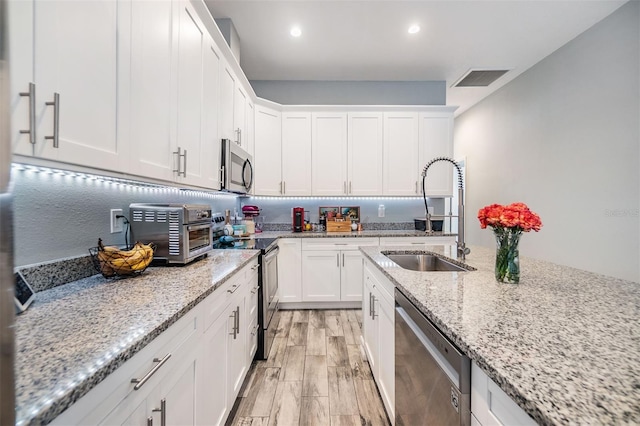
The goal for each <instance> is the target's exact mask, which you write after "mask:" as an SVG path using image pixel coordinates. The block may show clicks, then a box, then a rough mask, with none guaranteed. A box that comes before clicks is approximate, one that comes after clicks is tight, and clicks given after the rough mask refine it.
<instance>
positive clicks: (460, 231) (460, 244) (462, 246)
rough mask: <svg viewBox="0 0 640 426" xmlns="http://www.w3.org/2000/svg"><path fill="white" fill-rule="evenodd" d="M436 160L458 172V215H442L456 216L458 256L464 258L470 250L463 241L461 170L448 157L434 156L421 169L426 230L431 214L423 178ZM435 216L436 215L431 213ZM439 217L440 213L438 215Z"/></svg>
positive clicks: (424, 178) (429, 225)
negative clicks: (450, 165) (443, 162)
mask: <svg viewBox="0 0 640 426" xmlns="http://www.w3.org/2000/svg"><path fill="white" fill-rule="evenodd" d="M438 161H448V162H449V163H451V164H453V165H454V166H455V168H456V170H457V172H458V215H457V216H453V215H443V216H442V217H457V218H458V242H457V248H458V258H459V259H462V260H464V259H465V256H466V255H467V254H469V253H471V250H470V249H469V248H467V246H466V245H465V243H464V187H463V182H462V170H460V166H459V165H458V163H456V162H455V161H454V160H452V159H451V158H448V157H436V158H434V159H433V160H431V161H429V162H428V163H427V165H426V166H424V169H423V170H422V196H423V198H424V209H425V211H426V213H425V217H426V232H427V233H430V232H431V216H432V215H431V214H430V213H429V208H428V207H427V195H426V194H427V191H426V187H425V180H426V178H427V170H429V167H431V165H432V164H433V163H437V162H438ZM433 216H436V215H433ZM438 217H440V215H438Z"/></svg>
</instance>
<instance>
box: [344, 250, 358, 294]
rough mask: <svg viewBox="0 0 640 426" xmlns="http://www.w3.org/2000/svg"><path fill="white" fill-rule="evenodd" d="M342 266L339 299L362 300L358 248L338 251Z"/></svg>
mask: <svg viewBox="0 0 640 426" xmlns="http://www.w3.org/2000/svg"><path fill="white" fill-rule="evenodd" d="M340 258H341V262H342V268H341V271H340V274H341V280H340V300H342V301H351V302H360V301H362V282H363V281H362V253H360V250H344V251H341V252H340Z"/></svg>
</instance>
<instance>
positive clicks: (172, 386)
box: [51, 260, 258, 426]
mask: <svg viewBox="0 0 640 426" xmlns="http://www.w3.org/2000/svg"><path fill="white" fill-rule="evenodd" d="M257 268H258V265H257V260H254V261H253V262H251V263H250V264H249V265H247V266H245V267H244V268H243V269H242V270H240V271H239V272H237V273H236V274H234V275H233V276H232V277H231V278H230V279H229V280H228V281H227V282H225V283H224V284H222V286H221V287H220V288H218V289H217V290H216V291H215V292H214V293H213V294H212V295H210V296H209V297H207V298H206V299H205V300H204V301H202V302H201V303H199V304H198V305H197V306H196V307H194V308H193V309H192V310H191V311H189V312H188V313H187V314H186V315H185V316H184V317H182V318H181V319H179V320H178V321H177V322H176V323H175V324H173V325H171V326H170V327H169V328H168V329H167V330H165V331H164V332H163V333H162V334H161V335H159V336H158V337H156V338H155V339H154V340H153V341H152V342H151V343H150V344H149V345H147V346H146V347H145V348H144V349H142V350H141V351H140V352H138V353H137V354H136V355H134V356H133V357H132V358H131V359H130V360H128V361H127V362H125V363H124V364H123V365H122V366H121V367H119V368H118V369H117V370H115V371H114V372H113V373H111V374H110V375H109V376H108V377H107V378H106V379H105V380H103V381H102V382H101V383H100V384H99V385H98V386H96V387H95V388H93V389H92V390H91V391H90V392H89V393H87V394H86V395H85V396H83V397H82V398H81V399H80V400H79V401H77V402H76V403H75V404H74V405H72V406H71V407H70V408H69V409H67V410H66V411H65V412H63V413H62V414H61V415H60V416H58V417H57V418H56V419H54V421H53V422H52V423H51V424H53V425H68V424H96V425H97V424H100V425H140V426H144V425H147V426H149V425H205V424H206V425H221V424H224V423H225V421H226V419H227V417H228V415H229V412H230V411H231V408H232V407H233V404H234V402H235V398H236V397H237V395H238V393H239V391H240V386H241V385H242V383H243V381H244V379H245V376H246V374H247V371H248V369H249V366H250V365H251V361H252V360H253V354H255V348H256V345H257V340H256V338H257V334H255V333H254V335H253V336H252V331H254V332H255V331H257V329H256V325H255V324H257V289H258V285H257V284H258V281H257V279H258V275H257ZM145 377H146V379H144V378H145ZM132 379H135V380H137V381H138V382H137V383H136V382H132ZM136 388H137V389H136Z"/></svg>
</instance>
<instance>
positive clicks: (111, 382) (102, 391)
mask: <svg viewBox="0 0 640 426" xmlns="http://www.w3.org/2000/svg"><path fill="white" fill-rule="evenodd" d="M198 322H199V307H198V306H196V307H195V308H194V309H192V310H191V311H189V312H188V313H187V314H186V315H185V316H184V317H182V318H180V319H179V320H178V321H177V322H175V323H174V324H172V325H171V326H170V327H169V328H168V329H167V330H165V331H164V332H162V334H160V335H159V336H158V337H156V338H155V339H154V340H153V341H152V342H151V343H149V344H148V345H147V346H146V347H144V348H143V349H142V350H141V351H140V352H138V353H137V354H135V355H134V356H133V357H132V358H131V359H129V360H128V361H126V362H125V363H124V364H123V365H122V366H120V367H119V368H118V369H117V370H115V371H114V372H113V373H111V374H110V375H109V376H108V377H107V378H106V379H105V380H103V381H102V382H101V383H100V384H98V385H97V386H96V387H95V388H93V389H92V390H91V391H89V393H87V394H86V395H85V396H83V397H82V398H81V399H80V400H78V401H77V402H76V403H74V404H73V405H72V406H71V407H70V408H69V409H68V410H66V411H65V412H63V413H62V414H61V415H60V416H58V417H56V419H55V420H54V421H53V422H52V423H51V424H52V425H66V424H99V423H100V421H102V420H103V419H104V418H105V417H106V416H107V415H108V414H109V413H110V412H111V411H112V410H113V409H114V408H115V407H116V406H118V404H120V403H121V402H122V401H124V400H125V399H127V400H132V401H133V400H136V401H137V400H140V401H142V400H143V399H144V398H145V397H146V394H147V393H148V392H149V391H150V390H151V389H153V388H154V387H155V386H156V385H157V384H158V383H159V381H160V380H161V379H162V377H164V376H165V375H167V374H168V373H169V372H171V370H172V369H174V368H175V366H176V365H177V364H179V363H180V361H181V358H183V357H185V356H186V354H187V353H188V352H189V351H191V350H192V348H193V346H194V345H195V344H196V341H197V338H198V333H197V332H198ZM167 354H171V356H170V357H168V358H167V360H166V361H165V362H164V363H163V365H162V366H161V367H160V368H158V370H156V372H155V373H154V374H153V375H152V376H151V377H150V378H149V379H148V381H147V382H146V383H145V384H143V385H142V386H141V387H140V388H139V390H134V386H135V384H134V383H131V380H132V379H141V378H142V377H144V376H145V375H146V374H147V373H149V372H150V371H151V369H153V368H154V367H155V366H156V365H158V363H157V362H154V359H163V358H165V357H167Z"/></svg>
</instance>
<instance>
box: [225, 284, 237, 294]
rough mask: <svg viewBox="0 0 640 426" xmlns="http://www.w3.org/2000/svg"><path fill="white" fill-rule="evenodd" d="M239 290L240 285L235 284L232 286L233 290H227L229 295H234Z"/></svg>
mask: <svg viewBox="0 0 640 426" xmlns="http://www.w3.org/2000/svg"><path fill="white" fill-rule="evenodd" d="M238 288H239V286H238V284H234V285H232V286H231V288H230V289H229V290H227V293H231V294H233V293H235V292H236V290H237V289H238Z"/></svg>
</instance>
